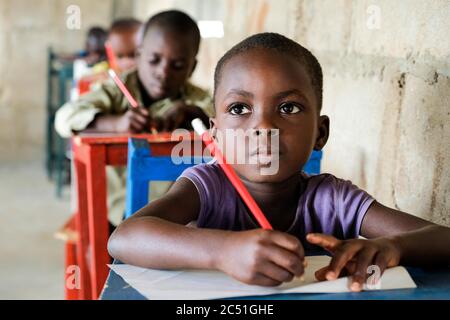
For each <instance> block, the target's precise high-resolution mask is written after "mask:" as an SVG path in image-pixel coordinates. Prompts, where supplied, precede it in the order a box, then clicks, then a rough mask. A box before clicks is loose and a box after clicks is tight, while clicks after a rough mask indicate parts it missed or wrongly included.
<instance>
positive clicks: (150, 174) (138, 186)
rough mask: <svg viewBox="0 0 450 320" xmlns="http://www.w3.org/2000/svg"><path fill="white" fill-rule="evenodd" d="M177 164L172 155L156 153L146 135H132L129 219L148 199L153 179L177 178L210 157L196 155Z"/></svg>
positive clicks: (126, 215) (129, 150)
mask: <svg viewBox="0 0 450 320" xmlns="http://www.w3.org/2000/svg"><path fill="white" fill-rule="evenodd" d="M182 160H183V161H182V163H181V164H175V163H174V162H173V161H172V158H171V157H170V156H152V154H151V150H150V145H149V143H148V141H147V140H145V139H136V138H130V139H128V167H127V168H128V172H127V190H126V200H125V219H126V218H128V217H130V216H131V215H132V214H133V213H135V212H136V211H138V210H139V209H141V208H143V207H144V206H145V205H146V204H147V203H148V198H149V182H150V181H175V180H176V179H177V178H178V177H179V176H180V175H181V173H183V171H184V170H185V169H187V168H189V167H192V166H194V165H196V164H199V163H206V162H208V161H210V160H211V158H208V157H200V156H192V157H186V158H183V159H182Z"/></svg>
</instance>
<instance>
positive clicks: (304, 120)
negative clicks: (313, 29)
mask: <svg viewBox="0 0 450 320" xmlns="http://www.w3.org/2000/svg"><path fill="white" fill-rule="evenodd" d="M215 107H216V117H215V119H212V120H211V122H212V126H213V128H216V129H217V130H218V131H221V132H223V131H224V130H225V129H244V130H248V129H253V132H254V134H251V135H250V137H249V139H259V140H258V142H259V146H258V148H260V149H262V150H264V149H266V150H268V151H269V152H268V153H269V159H272V156H273V153H274V152H276V153H277V155H278V156H279V166H278V168H279V169H278V170H277V171H276V172H275V173H274V174H271V175H261V168H263V167H264V166H267V165H270V164H269V163H268V162H267V161H263V162H262V163H261V162H258V163H257V164H248V162H247V163H245V164H234V165H233V167H234V168H235V170H236V171H237V172H238V174H239V175H241V176H242V177H244V178H245V179H247V180H249V181H253V182H281V181H284V180H286V179H288V178H289V177H291V176H292V175H293V174H296V173H298V172H299V170H300V169H301V168H302V167H303V166H304V165H305V163H306V162H307V160H308V159H309V156H310V154H311V152H312V150H313V148H316V149H321V148H322V147H323V146H324V145H325V143H326V140H327V137H328V121H329V120H328V118H327V117H326V116H320V115H319V109H318V108H319V104H318V99H317V97H316V94H315V92H314V89H313V87H312V85H311V80H310V77H309V75H308V73H307V72H306V70H305V68H304V67H303V66H302V65H300V63H299V62H297V61H296V60H294V58H292V57H290V56H289V55H283V54H279V53H275V52H272V51H270V50H262V49H253V50H251V51H249V52H246V53H243V54H238V55H237V56H235V57H233V58H231V60H229V61H228V62H226V64H225V65H224V66H223V69H222V75H221V80H220V82H219V84H218V87H217V88H216V93H215ZM256 129H278V130H279V149H278V151H277V150H276V148H275V146H271V145H270V141H271V139H270V137H268V139H264V140H261V135H259V136H258V135H256V134H255V131H254V130H256ZM222 137H223V135H222ZM224 140H226V135H225V138H224ZM261 141H265V142H264V143H265V144H266V145H261ZM227 144H228V143H227V142H226V141H225V145H227ZM253 145H255V144H253ZM256 145H257V144H256ZM239 147H241V148H242V147H244V146H243V144H242V143H241V144H239V145H238V148H239ZM249 149H252V148H248V147H245V151H244V153H246V154H247V156H246V157H245V158H246V159H250V158H251V157H252V156H255V155H254V153H255V150H249ZM238 152H239V151H238ZM266 160H267V158H266ZM270 161H272V160H270ZM270 161H269V162H270ZM253 163H254V162H253Z"/></svg>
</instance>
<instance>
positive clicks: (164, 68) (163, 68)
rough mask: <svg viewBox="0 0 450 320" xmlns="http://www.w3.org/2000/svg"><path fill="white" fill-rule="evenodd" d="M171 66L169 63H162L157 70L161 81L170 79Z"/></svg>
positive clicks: (157, 75)
mask: <svg viewBox="0 0 450 320" xmlns="http://www.w3.org/2000/svg"><path fill="white" fill-rule="evenodd" d="M169 72H170V66H169V63H167V62H161V63H160V64H159V65H158V68H157V69H156V77H157V78H158V80H159V81H165V80H166V79H167V78H168V77H169Z"/></svg>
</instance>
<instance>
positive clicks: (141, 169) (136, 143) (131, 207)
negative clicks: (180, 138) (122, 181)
mask: <svg viewBox="0 0 450 320" xmlns="http://www.w3.org/2000/svg"><path fill="white" fill-rule="evenodd" d="M321 159H322V151H313V153H312V155H311V157H310V159H309V160H308V162H307V163H306V165H305V167H304V168H303V171H305V172H306V173H308V174H318V173H320V161H321ZM185 160H186V161H183V163H182V164H174V163H173V161H172V159H171V157H170V156H152V155H151V150H150V146H149V143H148V142H147V140H144V139H136V138H130V139H129V140H128V172H127V191H126V201H125V219H127V218H128V217H130V216H131V215H132V214H133V213H135V212H136V211H138V210H139V209H141V208H143V207H144V206H145V205H146V204H147V203H148V202H149V201H148V198H149V182H150V181H175V180H176V179H177V178H178V177H179V176H180V175H181V173H182V172H183V171H184V170H185V169H187V168H189V167H192V166H194V165H195V164H198V163H206V162H209V161H210V160H211V158H207V157H205V158H202V157H188V158H186V159H185Z"/></svg>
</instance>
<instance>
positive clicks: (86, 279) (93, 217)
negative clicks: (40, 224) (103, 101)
mask: <svg viewBox="0 0 450 320" xmlns="http://www.w3.org/2000/svg"><path fill="white" fill-rule="evenodd" d="M129 137H133V138H140V139H147V140H148V142H149V144H150V148H151V151H152V154H153V155H155V156H163V155H166V156H167V155H170V154H171V150H172V148H173V147H174V146H175V145H176V144H177V143H178V142H179V141H180V139H181V138H180V139H175V140H172V139H171V134H170V133H163V134H157V135H150V134H139V135H105V134H86V135H79V136H76V137H74V138H73V143H72V146H73V158H74V165H75V173H76V181H77V194H78V196H77V198H78V199H77V201H78V209H77V213H76V221H75V222H76V223H75V224H76V229H77V232H78V235H79V236H78V240H77V250H76V251H77V253H76V255H77V264H78V266H79V268H80V292H79V295H78V297H79V298H80V299H97V298H98V297H99V295H100V292H101V290H102V288H103V285H104V283H105V281H106V278H107V276H108V267H107V264H108V263H111V260H110V259H111V258H110V257H109V255H108V251H107V243H108V237H109V226H108V219H107V216H108V210H107V198H106V197H107V191H106V170H105V168H106V166H107V165H111V166H124V165H126V164H127V151H128V138H129ZM184 138H186V137H184ZM190 139H191V140H192V141H193V142H194V141H195V140H196V139H200V138H194V136H193V134H192V135H191V136H190Z"/></svg>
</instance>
